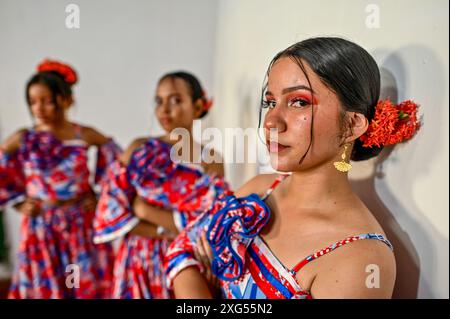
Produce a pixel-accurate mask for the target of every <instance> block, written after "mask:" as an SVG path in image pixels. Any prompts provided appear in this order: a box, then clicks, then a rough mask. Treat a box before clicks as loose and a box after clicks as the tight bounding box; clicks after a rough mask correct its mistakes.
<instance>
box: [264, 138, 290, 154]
mask: <svg viewBox="0 0 450 319" xmlns="http://www.w3.org/2000/svg"><path fill="white" fill-rule="evenodd" d="M267 147H268V149H269V152H270V153H280V152H282V151H284V150H286V149H288V148H289V146H287V145H284V144H281V143H278V142H276V141H270V140H268V141H267Z"/></svg>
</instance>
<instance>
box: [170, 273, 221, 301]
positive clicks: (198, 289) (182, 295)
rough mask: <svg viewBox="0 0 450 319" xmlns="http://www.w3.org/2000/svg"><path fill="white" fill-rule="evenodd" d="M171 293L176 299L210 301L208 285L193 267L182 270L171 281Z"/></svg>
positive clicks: (210, 295)
mask: <svg viewBox="0 0 450 319" xmlns="http://www.w3.org/2000/svg"><path fill="white" fill-rule="evenodd" d="M173 291H174V294H175V298H177V299H212V298H213V296H212V294H211V292H210V289H209V287H208V283H207V281H206V279H205V278H204V277H203V275H202V274H201V273H200V271H199V270H198V269H197V268H195V267H188V268H186V269H184V270H182V271H181V272H180V273H179V274H178V275H177V276H176V277H175V278H174V279H173Z"/></svg>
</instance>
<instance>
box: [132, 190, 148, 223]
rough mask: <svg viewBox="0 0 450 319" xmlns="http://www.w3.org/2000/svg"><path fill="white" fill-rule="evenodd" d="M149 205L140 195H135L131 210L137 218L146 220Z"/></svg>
mask: <svg viewBox="0 0 450 319" xmlns="http://www.w3.org/2000/svg"><path fill="white" fill-rule="evenodd" d="M150 207H151V206H150V205H149V204H148V203H147V202H146V201H145V200H144V199H143V198H142V197H140V196H136V197H135V198H134V200H133V212H134V215H136V217H137V218H139V219H141V220H144V221H145V220H146V217H147V210H148V209H149V208H150Z"/></svg>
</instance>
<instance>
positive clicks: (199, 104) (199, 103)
mask: <svg viewBox="0 0 450 319" xmlns="http://www.w3.org/2000/svg"><path fill="white" fill-rule="evenodd" d="M203 105H204V102H203V100H202V99H197V100H196V101H195V102H194V118H196V119H198V118H199V117H200V115H202V113H203Z"/></svg>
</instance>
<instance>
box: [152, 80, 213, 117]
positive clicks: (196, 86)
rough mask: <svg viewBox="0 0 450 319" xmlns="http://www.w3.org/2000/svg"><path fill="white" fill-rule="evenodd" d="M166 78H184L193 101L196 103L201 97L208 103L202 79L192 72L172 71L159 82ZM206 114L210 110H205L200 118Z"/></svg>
mask: <svg viewBox="0 0 450 319" xmlns="http://www.w3.org/2000/svg"><path fill="white" fill-rule="evenodd" d="M165 79H182V80H184V82H186V84H187V86H188V89H189V94H190V95H191V98H192V102H193V103H195V101H197V100H198V99H201V100H202V102H203V103H207V102H208V101H207V98H206V96H205V92H204V91H203V88H202V86H201V84H200V81H199V80H198V79H197V77H196V76H195V75H193V74H191V73H188V72H185V71H177V72H171V73H167V74H165V75H163V76H162V77H161V78H160V79H159V81H158V83H161V82H162V81H163V80H165ZM206 114H208V110H204V111H203V112H202V114H200V116H199V118H202V117H204V116H205V115H206Z"/></svg>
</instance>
